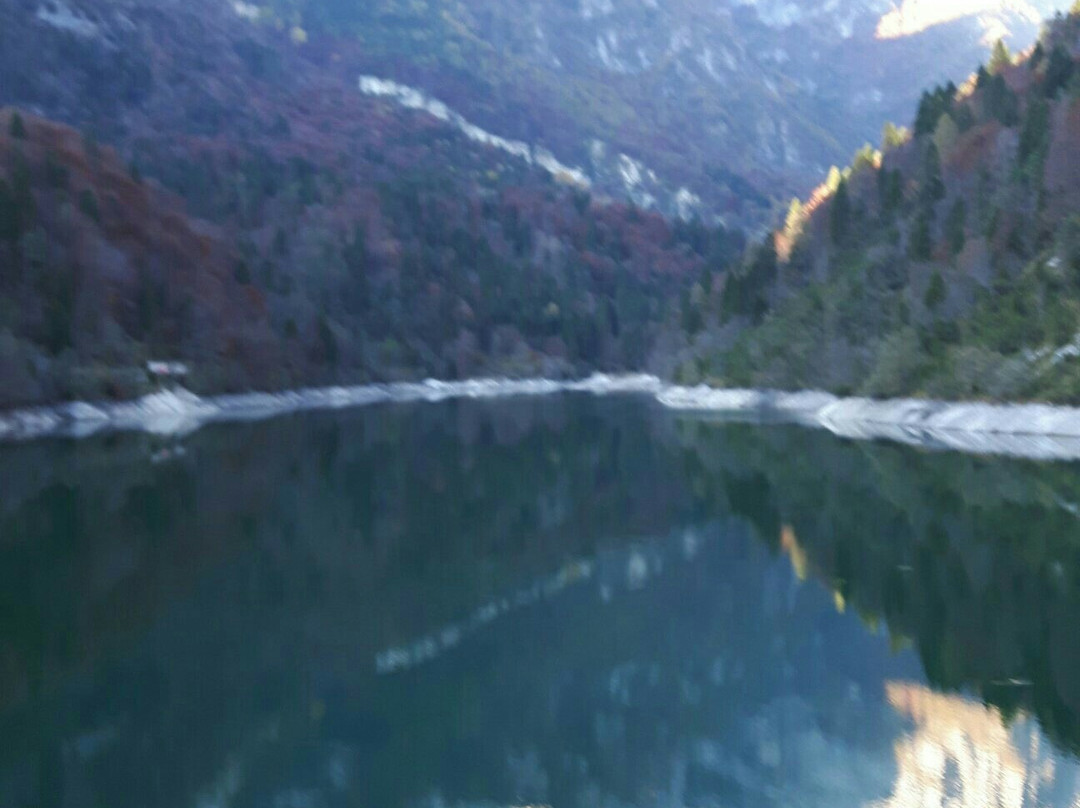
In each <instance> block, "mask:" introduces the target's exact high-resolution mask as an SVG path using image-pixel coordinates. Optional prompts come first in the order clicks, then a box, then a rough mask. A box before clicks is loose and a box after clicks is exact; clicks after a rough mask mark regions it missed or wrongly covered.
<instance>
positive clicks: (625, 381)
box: [0, 374, 1080, 460]
mask: <svg viewBox="0 0 1080 808" xmlns="http://www.w3.org/2000/svg"><path fill="white" fill-rule="evenodd" d="M567 392H582V393H592V394H594V395H625V394H636V395H649V396H653V397H655V398H656V400H657V401H658V402H659V403H660V404H661V405H663V406H664V407H667V408H669V409H671V410H674V411H679V412H682V413H696V414H702V415H710V416H712V417H717V418H738V419H750V420H771V421H777V420H780V421H787V422H792V423H797V424H801V425H804V426H809V427H817V428H822V429H827V430H828V431H830V432H832V433H833V434H835V435H837V436H840V437H843V438H850V439H855V440H891V441H897V442H900V443H905V444H908V445H911V446H918V447H923V448H931V449H946V450H953V451H961V452H968V453H974V454H988V455H1007V456H1011V457H1022V458H1030V459H1036V460H1076V459H1080V408H1076V407H1057V406H1050V405H1046V404H987V403H981V402H959V403H949V402H942V401H925V400H921V399H891V400H886V401H875V400H872V399H867V398H839V397H837V396H834V395H832V394H830V393H824V392H816V391H807V392H799V393H783V392H776V391H766V390H732V389H717V388H711V387H704V386H702V387H677V386H672V385H668V384H665V383H664V382H663V381H661V380H660V379H659V378H657V377H655V376H649V375H644V374H638V375H624V376H610V375H605V374H595V375H593V376H590V377H589V378H587V379H582V380H578V381H559V380H554V379H520V380H515V379H471V380H466V381H455V382H442V381H436V380H431V379H429V380H427V381H423V382H403V383H396V384H371V385H360V386H355V387H323V388H311V389H304V390H296V391H287V392H280V393H245V394H238V395H225V396H214V397H207V398H202V397H199V396H197V395H195V394H194V393H191V392H189V391H187V390H184V389H174V390H166V391H162V392H159V393H154V394H153V395H149V396H145V397H143V398H141V399H137V400H135V401H128V402H118V403H102V404H87V403H84V402H76V403H71V404H62V405H58V406H53V407H39V408H34V409H25V410H16V411H12V412H8V413H0V442H3V441H15V440H32V439H35V438H41V437H47V436H61V437H75V438H78V437H86V436H89V435H93V434H97V433H99V432H108V431H142V432H148V433H152V434H159V435H184V434H187V433H189V432H192V431H194V430H196V429H198V428H200V427H202V426H204V425H206V424H211V423H221V422H229V421H253V420H260V419H264V418H272V417H275V416H278V415H284V414H288V413H293V412H303V411H310V410H335V409H347V408H352V407H361V406H366V405H371V404H380V403H391V402H421V401H429V402H435V401H444V400H448V399H482V398H510V397H518V396H546V395H554V394H557V393H567Z"/></svg>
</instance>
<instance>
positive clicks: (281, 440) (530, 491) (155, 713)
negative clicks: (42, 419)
mask: <svg viewBox="0 0 1080 808" xmlns="http://www.w3.org/2000/svg"><path fill="white" fill-rule="evenodd" d="M1078 719H1080V467H1077V466H1075V465H1068V464H1047V465H1039V464H1034V463H1026V462H1017V461H1010V460H991V459H983V458H973V457H966V456H962V455H957V454H944V453H923V452H918V451H914V450H911V449H908V448H903V447H899V446H893V445H879V444H857V443H850V442H842V441H839V440H837V439H835V438H833V437H831V436H829V435H827V434H824V433H821V432H813V431H808V430H802V429H799V428H795V427H786V426H775V425H769V426H754V425H747V424H730V423H728V424H724V423H716V422H713V423H710V422H708V421H704V420H700V419H695V418H686V417H680V416H677V415H674V414H672V413H670V412H666V411H664V410H662V409H661V408H659V407H658V406H657V405H655V403H653V402H651V401H649V400H647V399H645V398H634V397H622V398H609V399H598V398H592V397H587V396H574V395H567V396H562V397H552V398H546V399H517V400H506V401H494V402H468V401H463V402H448V403H445V404H435V405H433V404H422V405H408V406H382V407H375V408H369V409H360V410H355V411H351V412H344V413H336V414H309V415H304V416H297V417H290V418H282V419H277V420H273V421H269V422H265V423H259V424H247V425H239V426H237V425H229V426H215V427H212V428H207V429H205V430H203V431H200V432H198V433H196V434H194V435H191V436H189V437H187V438H185V439H183V440H175V439H173V440H165V439H162V438H154V437H150V436H146V435H114V436H109V437H100V438H94V439H91V440H86V441H82V442H70V441H52V442H39V443H33V444H25V445H16V446H4V447H0V807H2V808H8V806H11V807H12V808H23V806H26V807H27V808H29V807H30V806H40V807H42V808H44V807H45V806H79V807H80V808H81V807H82V806H87V808H125V807H126V806H131V808H151V807H154V806H191V807H192V808H218V806H221V807H222V808H223V807H224V806H252V807H253V808H254V807H255V806H268V807H269V808H321V807H322V806H361V807H363V808H369V807H373V808H381V807H382V806H387V807H389V808H394V807H395V806H431V807H432V808H433V807H434V806H442V807H444V808H453V807H455V806H462V807H464V806H470V807H471V806H484V807H485V808H502V807H503V806H524V805H534V806H539V805H549V806H553V807H554V808H564V807H565V808H574V807H575V806H603V808H616V807H619V808H622V807H623V806H640V807H641V808H644V807H645V806H663V807H665V808H667V807H668V806H672V807H673V806H725V807H728V806H737V807H739V808H743V807H745V808H762V807H763V806H815V807H818V806H820V808H837V807H838V806H881V807H882V808H885V807H886V806H898V807H899V806H904V807H905V808H906V807H908V806H911V807H914V806H919V807H920V808H925V807H926V806H950V807H951V808H961V807H963V808H967V807H968V806H972V807H973V806H1017V807H1018V806H1062V807H1063V808H1075V806H1077V805H1080V766H1078V763H1077V758H1076V756H1075V755H1076V752H1077V750H1080V720H1078Z"/></svg>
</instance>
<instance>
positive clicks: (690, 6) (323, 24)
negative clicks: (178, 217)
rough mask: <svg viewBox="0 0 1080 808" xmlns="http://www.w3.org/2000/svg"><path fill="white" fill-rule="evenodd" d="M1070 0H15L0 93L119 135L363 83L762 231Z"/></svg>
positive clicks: (235, 114)
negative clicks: (921, 103)
mask: <svg viewBox="0 0 1080 808" xmlns="http://www.w3.org/2000/svg"><path fill="white" fill-rule="evenodd" d="M1065 2H1066V0H941V2H938V0H935V2H933V3H927V2H921V1H920V0H907V1H906V2H904V3H901V4H899V6H897V5H896V4H894V3H893V2H891V0H838V1H837V2H831V3H818V2H812V1H811V0H756V2H748V1H747V0H715V2H710V3H702V2H700V0H671V2H665V3H662V4H661V3H656V2H654V0H625V2H618V3H615V2H610V0H559V1H558V2H542V3H541V2H536V0H498V1H497V2H496V1H495V0H415V1H411V2H403V0H370V1H369V2H342V1H341V0H253V2H251V3H247V2H235V3H227V2H224V0H194V2H191V3H184V4H177V3H173V2H166V0H12V1H11V2H9V3H6V4H5V6H4V8H2V9H0V104H5V103H6V104H14V105H19V106H23V107H27V108H30V109H34V110H36V111H38V112H40V113H42V114H44V115H45V116H47V117H51V118H56V119H58V120H62V121H64V122H66V123H70V124H73V125H76V126H79V127H80V128H83V127H87V126H92V127H93V128H94V129H95V130H96V131H98V132H99V133H100V135H101V136H102V137H103V138H108V133H109V132H112V131H115V130H121V131H125V132H134V131H137V130H139V129H142V128H144V127H147V126H149V127H153V128H155V129H159V130H160V127H162V126H170V127H173V128H175V129H176V130H177V131H182V132H187V133H191V134H199V135H213V136H222V135H224V134H225V133H226V132H227V131H228V130H229V129H230V127H229V125H228V120H229V119H236V120H237V121H238V122H239V121H243V126H242V127H241V131H245V132H250V131H252V130H254V129H257V128H258V127H259V126H261V125H265V123H264V122H261V121H260V115H259V114H258V109H257V108H256V107H257V105H254V104H252V103H251V102H252V100H253V99H252V98H251V90H252V87H251V86H250V85H249V84H248V79H249V78H250V77H251V76H254V77H255V78H256V79H257V80H258V82H260V83H261V84H260V85H256V88H257V89H258V91H259V92H261V91H262V90H264V89H265V88H266V87H273V88H275V89H277V90H284V89H285V88H293V89H294V90H295V91H297V92H303V89H304V88H305V87H306V86H307V85H308V84H309V83H310V82H312V81H317V82H318V83H320V84H322V85H324V86H333V87H334V88H335V89H336V91H340V92H342V93H345V92H353V91H356V90H358V89H359V87H358V79H359V77H360V76H365V77H368V78H369V79H373V80H377V81H379V82H392V83H393V84H392V85H383V86H395V87H398V88H401V89H402V91H407V92H411V93H412V94H413V95H412V97H413V98H414V99H415V98H417V97H418V96H421V95H422V96H423V97H425V98H428V99H431V101H432V103H435V104H441V105H445V106H444V107H443V109H445V110H446V111H447V112H449V113H451V114H453V115H457V116H460V117H461V118H462V119H463V120H465V121H468V123H469V124H470V125H472V126H475V127H478V128H480V129H482V130H484V131H486V132H488V133H491V134H492V135H494V136H497V137H501V138H505V139H507V140H512V141H517V142H519V143H521V144H522V145H523V146H524V147H525V148H527V149H532V150H541V151H543V152H548V153H550V154H551V155H552V156H553V158H554V159H556V160H558V161H559V162H561V163H562V164H565V165H566V166H568V167H570V168H574V169H578V170H580V172H581V174H582V175H585V176H587V177H588V180H589V181H590V182H592V183H593V184H594V185H595V189H596V191H597V193H599V194H603V195H607V196H611V197H613V198H615V199H626V198H629V199H631V200H633V201H634V203H635V204H637V205H638V206H640V207H652V206H655V207H656V208H658V209H660V210H662V211H664V212H666V213H668V214H671V215H684V216H692V215H693V214H695V213H699V214H701V215H702V216H703V218H705V219H708V218H709V217H710V216H711V215H714V214H715V215H720V216H723V217H724V220H725V221H726V222H728V223H731V224H734V225H749V226H752V227H754V228H757V227H759V226H761V225H762V224H763V223H765V222H766V221H767V220H768V219H769V217H770V216H771V214H772V213H773V210H774V205H775V203H776V200H782V199H786V198H788V197H789V196H790V195H791V194H793V193H804V192H805V191H806V190H807V189H808V188H810V187H812V185H813V184H814V182H816V180H817V178H818V177H819V176H820V175H821V174H822V173H824V171H825V170H826V169H827V168H828V166H829V165H831V164H834V163H839V162H841V161H843V160H844V159H846V157H847V155H850V154H851V153H852V151H854V149H855V148H857V147H859V146H861V145H862V143H863V142H865V141H866V140H868V139H870V138H872V137H874V136H875V135H876V133H877V131H878V130H879V129H880V127H881V125H882V123H883V122H884V121H885V120H903V119H906V118H907V117H908V116H909V115H910V114H911V112H912V110H913V109H914V107H915V104H916V103H917V100H918V98H917V93H918V88H920V87H923V86H927V85H929V84H931V83H933V82H938V81H945V80H947V79H949V78H955V77H957V76H959V75H962V74H963V72H964V71H966V70H967V69H969V66H970V65H971V64H973V63H975V62H976V61H978V60H979V59H980V58H983V57H984V55H985V53H986V51H987V49H988V43H989V42H990V41H992V39H994V38H996V37H998V36H1006V37H1011V39H1012V41H1013V42H1014V43H1017V44H1020V45H1023V46H1026V45H1027V44H1028V43H1030V42H1031V41H1033V39H1034V37H1035V34H1036V31H1037V29H1038V23H1039V20H1040V19H1041V18H1042V17H1043V16H1046V15H1049V14H1050V13H1051V12H1052V11H1053V9H1054V8H1057V7H1061V6H1062V5H1063V4H1064V3H1065ZM899 66H902V68H903V69H898V68H899ZM368 86H369V87H370V86H372V85H370V84H369V85H368ZM395 97H396V98H397V99H398V100H399V101H400V100H401V97H400V96H395ZM244 107H250V108H248V109H244ZM108 139H110V140H111V139H112V138H108Z"/></svg>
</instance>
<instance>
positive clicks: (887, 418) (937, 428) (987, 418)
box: [657, 387, 1080, 460]
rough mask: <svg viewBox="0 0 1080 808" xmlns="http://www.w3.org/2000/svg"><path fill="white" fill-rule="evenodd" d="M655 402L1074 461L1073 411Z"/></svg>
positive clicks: (861, 402)
mask: <svg viewBox="0 0 1080 808" xmlns="http://www.w3.org/2000/svg"><path fill="white" fill-rule="evenodd" d="M657 399H658V400H659V401H660V403H661V404H663V405H664V406H666V407H669V408H671V409H674V410H680V411H684V412H700V413H713V414H718V415H722V416H728V417H731V416H743V417H746V416H751V417H754V418H770V419H773V420H785V421H791V422H795V423H799V424H803V425H805V426H812V427H819V428H822V429H827V430H829V431H830V432H832V433H833V434H834V435H838V436H840V437H843V438H851V439H855V440H891V441H898V442H900V443H906V444H909V445H911V446H919V447H924V448H931V449H948V450H953V451H960V452H968V453H972V454H988V455H1008V456H1011V457H1023V458H1030V459H1034V460H1076V459H1080V409H1078V408H1076V407H1056V406H1050V405H1047V404H987V403H982V402H945V401H926V400H923V399H910V398H905V399H889V400H885V401H876V400H873V399H869V398H838V397H837V396H834V395H831V394H830V393H822V392H801V393H782V392H773V391H762V390H721V389H715V388H710V387H668V388H665V389H664V390H662V391H661V392H660V393H658V394H657Z"/></svg>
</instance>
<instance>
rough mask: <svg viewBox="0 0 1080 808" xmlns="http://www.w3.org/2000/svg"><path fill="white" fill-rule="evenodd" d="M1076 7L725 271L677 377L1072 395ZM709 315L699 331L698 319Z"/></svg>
mask: <svg viewBox="0 0 1080 808" xmlns="http://www.w3.org/2000/svg"><path fill="white" fill-rule="evenodd" d="M1078 12H1080V9H1077V10H1076V11H1074V12H1073V14H1072V15H1071V16H1070V17H1068V18H1062V19H1058V20H1057V21H1056V22H1055V23H1054V24H1052V25H1051V26H1050V27H1049V28H1048V30H1047V31H1046V33H1045V34H1044V36H1043V38H1042V40H1041V42H1040V44H1039V45H1038V47H1037V48H1036V49H1035V50H1034V51H1033V52H1032V53H1031V54H1030V56H1029V57H1027V58H1025V59H1023V60H1022V61H1020V62H1019V63H1017V64H1014V63H1012V62H1011V61H1010V60H1009V59H1008V58H1007V55H1006V54H1005V53H1004V52H1002V51H1000V50H999V52H997V53H996V54H995V57H994V59H993V60H992V61H991V63H990V65H989V67H988V68H981V69H980V70H979V73H978V74H977V76H975V77H973V78H972V80H971V81H969V82H968V83H967V84H965V85H964V87H962V88H959V89H958V88H956V87H955V86H953V85H948V86H945V87H939V88H937V89H936V90H934V91H933V92H928V93H925V94H924V96H923V99H922V102H921V104H920V108H919V114H918V116H917V119H916V121H915V124H914V127H913V132H912V133H910V134H909V133H907V132H899V131H897V130H889V131H887V132H886V138H885V139H886V143H885V145H884V153H883V154H882V153H880V152H874V151H873V150H869V149H868V150H866V151H864V152H862V153H860V154H859V155H858V156H857V159H856V161H855V163H854V164H853V165H852V166H851V168H849V169H848V170H846V171H845V172H843V173H840V172H835V173H834V174H833V176H831V177H830V179H829V181H828V182H827V183H826V184H825V185H824V186H823V187H822V188H820V189H819V190H818V191H817V192H816V193H815V195H814V196H813V197H812V198H811V199H810V200H809V202H807V203H806V204H805V205H803V204H799V203H794V204H793V205H792V208H791V211H790V213H789V216H788V219H787V222H786V226H785V228H784V229H783V230H782V231H781V232H779V233H777V234H775V236H774V237H773V238H770V239H769V240H767V241H766V243H765V244H763V245H761V246H760V247H758V248H757V249H756V250H755V251H753V254H752V256H751V258H750V259H749V260H748V261H747V262H746V264H745V265H744V267H743V268H742V269H741V271H739V272H738V273H735V274H734V275H733V276H732V277H730V278H729V279H728V280H727V282H726V284H725V285H724V288H723V291H722V293H719V294H718V295H717V296H715V297H714V298H713V299H712V301H711V304H712V308H711V309H710V311H711V313H713V314H714V315H715V317H716V319H715V321H714V325H713V327H711V328H708V329H706V330H705V332H704V333H703V334H702V335H698V336H696V337H695V340H696V345H695V347H694V348H692V349H690V350H688V352H687V353H686V354H684V358H686V359H687V361H686V362H684V364H683V365H682V368H681V373H682V375H683V377H684V378H686V379H699V378H712V379H715V380H718V381H720V382H722V383H724V384H735V385H755V386H767V387H785V388H797V387H826V388H829V389H831V390H834V391H838V392H860V393H865V394H870V395H875V396H892V395H900V394H912V393H914V394H920V395H928V396H934V397H946V398H964V397H991V398H1032V397H1034V398H1047V399H1051V400H1056V401H1069V402H1074V403H1075V402H1077V401H1080V361H1077V357H1080V347H1078V346H1080V337H1078V333H1080V162H1078V160H1077V155H1080V66H1078V64H1077V62H1078V59H1080V13H1078ZM705 319H708V318H707V316H706V318H705Z"/></svg>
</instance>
